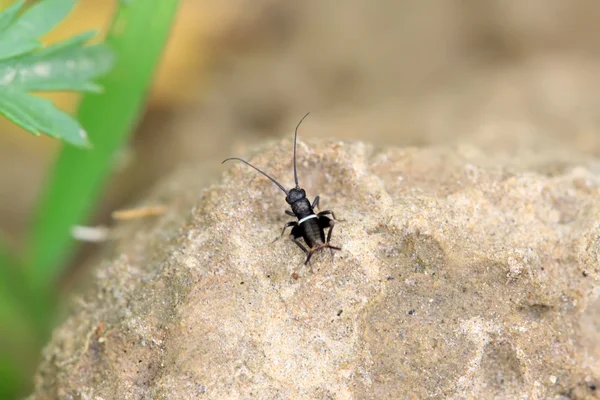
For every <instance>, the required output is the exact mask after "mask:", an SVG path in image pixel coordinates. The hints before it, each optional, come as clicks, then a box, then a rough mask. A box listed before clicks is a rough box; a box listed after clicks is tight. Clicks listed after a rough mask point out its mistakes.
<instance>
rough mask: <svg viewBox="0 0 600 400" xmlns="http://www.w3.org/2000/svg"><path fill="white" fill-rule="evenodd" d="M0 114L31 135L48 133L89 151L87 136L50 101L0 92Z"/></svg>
mask: <svg viewBox="0 0 600 400" xmlns="http://www.w3.org/2000/svg"><path fill="white" fill-rule="evenodd" d="M0 112H1V113H2V114H4V115H6V117H8V118H9V119H11V120H12V121H13V122H15V123H17V124H19V125H21V126H22V127H23V128H25V129H27V130H28V131H29V132H31V133H34V134H36V133H40V132H41V133H45V134H46V135H48V136H52V137H56V138H60V139H63V140H64V141H66V142H69V143H71V144H72V145H74V146H77V147H89V146H90V144H89V142H88V139H87V134H86V132H85V131H84V130H83V129H82V128H81V126H80V125H79V123H78V122H77V121H76V120H75V119H74V118H73V117H71V116H70V115H69V114H67V113H66V112H64V111H62V110H59V109H58V108H56V107H55V106H54V104H53V103H52V102H51V101H50V100H47V99H42V98H40V97H36V96H32V95H29V94H27V93H22V92H18V91H13V90H3V91H2V92H0Z"/></svg>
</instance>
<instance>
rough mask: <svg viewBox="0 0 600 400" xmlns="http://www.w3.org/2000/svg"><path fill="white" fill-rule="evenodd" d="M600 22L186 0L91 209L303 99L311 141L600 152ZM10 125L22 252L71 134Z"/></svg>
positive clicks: (544, 3) (589, 17)
mask: <svg viewBox="0 0 600 400" xmlns="http://www.w3.org/2000/svg"><path fill="white" fill-rule="evenodd" d="M4 3H7V4H8V3H10V2H4ZM113 3H114V2H112V1H106V0H81V1H80V2H79V4H78V6H77V8H76V10H75V12H74V13H73V14H72V15H71V16H70V17H69V18H68V20H66V21H65V22H64V23H63V24H62V25H60V27H59V28H58V29H57V30H56V31H54V32H53V33H52V35H50V37H48V41H50V42H51V41H55V40H58V39H63V38H66V37H69V36H70V35H72V34H74V33H77V32H81V31H83V30H86V29H90V28H97V29H100V30H103V29H104V28H105V27H106V24H107V23H108V21H109V20H110V18H111V15H112V12H113V7H114V4H113ZM7 4H4V5H3V6H6V5H7ZM599 21H600V3H598V2H594V1H592V0H580V1H570V2H567V1H562V0H529V1H520V0H489V1H485V2H482V1H479V0H455V1H448V2H440V1H436V0H420V1H399V0H379V1H362V0H360V1H359V0H346V1H344V2H340V1H336V0H304V1H302V2H300V1H295V2H292V1H281V0H252V1H249V0H205V1H197V0H183V1H182V6H181V9H180V11H179V14H178V17H177V21H176V23H175V27H174V30H173V33H172V36H171V38H170V41H169V43H168V46H167V49H166V52H165V54H164V59H163V62H162V64H161V66H160V69H159V72H158V75H157V77H156V80H155V84H154V87H153V90H152V92H151V94H150V97H149V101H148V104H147V109H146V111H145V114H144V115H143V118H142V120H141V123H140V125H139V127H138V129H137V131H136V133H135V134H134V136H133V140H132V141H131V143H130V147H129V148H128V149H126V150H125V151H124V152H123V154H122V157H120V158H119V165H118V166H119V168H118V170H117V172H116V173H115V175H114V177H113V179H112V181H111V183H110V185H109V187H108V188H107V190H106V191H105V193H104V195H103V199H102V202H101V206H100V207H99V208H98V209H97V212H96V215H95V218H94V222H95V223H97V224H108V225H110V212H111V211H113V210H115V209H119V208H124V207H128V206H130V205H131V204H133V203H134V202H135V201H136V199H139V198H141V197H143V194H144V193H145V191H147V190H148V189H149V187H151V186H152V185H153V184H154V183H155V182H156V181H157V180H158V179H160V178H162V177H164V176H166V175H167V174H169V173H170V172H172V171H173V170H174V169H175V168H178V167H181V166H185V165H186V164H190V163H197V162H199V161H202V162H210V161H211V160H214V164H215V166H216V168H215V170H216V171H218V170H219V169H218V168H219V167H220V161H221V160H222V159H223V158H225V157H226V156H231V155H240V154H242V152H243V151H244V149H247V148H248V146H252V145H253V144H255V143H258V142H260V141H261V140H264V139H265V138H268V137H278V136H286V135H290V134H291V132H292V131H293V128H294V126H295V125H296V123H297V122H298V120H299V119H300V118H301V117H302V116H303V115H304V114H305V113H306V112H307V111H312V114H311V116H310V118H309V120H307V121H306V122H305V124H304V127H303V131H302V136H303V137H305V138H306V137H311V136H315V137H316V136H328V137H336V138H339V139H344V140H365V141H369V142H372V143H374V144H375V145H377V146H385V145H396V146H451V147H457V146H462V148H465V146H467V148H474V149H477V151H482V152H484V153H486V152H487V153H490V154H491V153H493V154H495V155H496V156H498V157H500V158H501V157H502V156H505V157H506V160H509V161H510V163H511V165H512V166H513V167H514V168H517V169H518V168H523V169H526V168H532V167H535V168H538V169H539V168H542V169H543V168H544V165H545V164H546V163H547V164H548V165H550V164H552V165H556V164H557V162H558V163H560V162H561V161H564V162H565V163H568V162H569V161H571V160H577V159H579V158H582V157H586V158H588V157H597V156H599V155H600V135H599V132H598V130H599V127H600V112H599V111H598V110H600V100H599V97H598V95H597V94H598V93H600V75H599V74H598V71H599V70H600V58H599V56H600V25H599V24H598V22H599ZM48 97H50V98H52V99H53V100H54V101H55V102H56V103H57V104H58V105H59V106H60V107H61V108H63V109H66V110H74V109H75V106H76V104H77V96H75V95H72V94H55V95H51V96H48ZM0 131H1V134H0V227H1V228H2V230H3V231H4V232H5V233H6V234H7V235H8V236H9V237H8V240H9V242H10V243H11V245H12V246H13V247H15V249H18V248H19V247H20V246H21V244H22V241H23V236H24V234H25V232H26V229H27V226H28V222H29V220H30V217H31V213H32V211H33V207H34V205H35V202H36V199H37V196H38V195H39V191H40V189H41V185H42V182H43V180H44V177H45V176H46V175H47V173H48V171H49V170H50V168H51V165H52V163H53V161H54V159H55V156H56V154H57V151H58V149H59V148H60V145H61V144H60V143H59V142H58V141H56V140H53V139H51V138H48V137H45V136H42V137H34V136H32V135H30V134H29V133H25V132H23V131H21V130H20V129H19V128H17V127H16V126H15V125H14V124H11V123H9V122H8V121H7V120H5V119H3V118H1V119H0ZM469 146H470V147H469ZM496 159H498V158H496ZM599 169H600V167H599ZM86 248H87V250H86V252H85V253H82V254H83V255H82V254H80V255H79V256H78V258H77V259H76V261H75V262H74V263H73V266H72V267H73V268H75V269H76V268H77V266H78V265H82V264H83V263H82V262H81V261H82V260H83V257H84V256H85V254H89V253H90V251H92V250H93V249H94V247H93V246H92V247H89V246H88V247H86Z"/></svg>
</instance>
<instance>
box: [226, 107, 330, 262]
mask: <svg viewBox="0 0 600 400" xmlns="http://www.w3.org/2000/svg"><path fill="white" fill-rule="evenodd" d="M308 114H309V113H307V114H306V115H305V116H304V117H302V119H301V120H300V122H299V123H298V125H297V126H296V130H295V133H294V180H295V182H296V186H295V187H294V188H292V189H290V190H286V189H285V188H284V187H283V186H282V185H281V184H280V183H279V182H277V181H276V180H275V179H273V178H272V177H270V176H269V175H267V174H266V173H265V172H263V171H261V170H260V169H258V168H256V167H255V166H254V165H252V164H250V163H249V162H248V161H246V160H242V159H241V158H228V159H226V160H224V161H223V163H224V162H226V161H229V160H238V161H241V162H243V163H244V164H246V165H248V166H250V167H252V168H254V169H255V170H257V171H258V172H260V173H261V174H263V175H264V176H266V177H267V178H269V180H271V182H273V183H274V184H276V185H277V186H278V187H279V188H280V189H281V190H282V191H283V192H284V193H285V194H286V197H285V201H286V202H287V203H288V204H289V205H290V207H291V208H292V211H290V210H286V211H285V213H286V214H287V215H290V216H292V217H296V218H297V219H298V220H297V221H290V222H288V223H286V224H285V225H284V227H283V230H282V231H281V235H280V236H279V237H277V239H275V240H278V239H279V238H281V237H282V236H283V235H284V233H285V230H286V229H287V228H289V227H292V232H291V234H290V239H291V240H292V241H293V242H294V243H296V245H298V247H300V248H301V249H302V251H304V252H305V253H306V255H307V256H306V261H305V262H304V264H309V265H310V259H311V257H312V255H313V254H314V253H315V252H316V251H318V250H320V249H325V248H328V249H330V251H331V257H332V258H333V251H334V250H341V248H340V247H336V246H332V245H330V244H329V241H330V240H331V232H332V231H333V226H334V220H335V219H336V218H335V214H334V213H333V211H331V210H325V211H321V212H319V213H318V214H315V212H314V209H315V208H318V207H319V196H317V197H315V200H314V201H313V202H312V204H311V203H310V201H309V200H308V199H307V198H306V192H305V191H304V189H302V188H301V187H300V186H299V185H298V174H297V172H296V139H297V137H298V127H300V124H301V123H302V121H303V120H304V118H306V117H307V116H308ZM327 215H331V218H329V217H327ZM325 229H328V231H327V236H325ZM300 238H302V239H304V243H306V246H308V249H307V248H306V247H305V246H304V245H303V244H302V243H300Z"/></svg>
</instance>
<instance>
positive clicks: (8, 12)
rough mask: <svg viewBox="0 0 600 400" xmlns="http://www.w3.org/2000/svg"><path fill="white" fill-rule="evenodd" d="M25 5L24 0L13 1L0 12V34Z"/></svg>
mask: <svg viewBox="0 0 600 400" xmlns="http://www.w3.org/2000/svg"><path fill="white" fill-rule="evenodd" d="M24 5H25V0H19V1H15V2H14V3H13V4H12V5H11V6H10V7H8V8H6V9H4V10H2V12H0V34H1V33H2V32H3V31H4V30H5V29H6V28H8V27H9V26H10V24H12V22H13V21H14V20H15V17H16V15H17V13H18V12H19V11H20V10H21V8H23V6H24Z"/></svg>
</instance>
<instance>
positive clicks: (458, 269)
mask: <svg viewBox="0 0 600 400" xmlns="http://www.w3.org/2000/svg"><path fill="white" fill-rule="evenodd" d="M249 160H250V161H251V162H252V163H254V164H255V165H257V166H260V167H261V168H264V169H265V170H266V171H267V172H269V173H270V174H272V175H273V176H274V177H276V178H277V179H279V180H280V181H281V182H282V184H284V186H286V187H291V184H292V182H293V174H292V164H291V141H290V140H289V139H286V140H283V141H279V142H269V143H266V144H264V145H263V146H261V147H260V148H257V150H256V152H255V153H254V155H250V156H249ZM224 169H226V170H227V172H225V173H224V174H223V177H222V179H221V181H220V182H219V183H215V184H213V185H212V186H209V187H205V186H204V185H205V184H204V182H205V180H204V178H203V177H204V176H206V172H205V169H204V168H198V169H197V170H188V171H186V172H185V173H179V174H175V175H174V176H171V177H170V178H169V179H167V180H166V181H165V183H164V184H162V185H159V186H158V187H157V188H156V189H155V191H154V192H153V193H151V194H150V195H149V197H148V198H146V199H145V200H144V204H147V203H148V204H150V203H156V202H161V203H163V204H166V205H167V206H168V212H167V213H166V214H165V215H163V216H161V217H158V218H155V219H147V220H140V221H133V222H127V223H126V224H124V225H123V226H120V227H119V228H117V229H116V231H115V235H116V236H117V237H118V239H116V240H115V241H114V242H113V243H112V244H111V245H110V246H107V249H106V251H105V253H104V256H103V257H104V258H103V259H102V260H100V261H98V262H97V264H96V265H95V266H94V269H93V278H92V279H91V282H92V283H91V284H90V285H89V286H88V287H87V288H84V289H81V290H80V291H79V292H78V293H77V294H76V295H74V296H73V298H72V301H70V302H69V307H68V312H67V315H66V317H65V319H64V321H63V322H62V324H61V325H60V326H59V327H58V328H57V329H56V330H55V332H54V334H53V337H52V340H51V342H50V343H49V344H48V346H47V347H46V348H45V350H44V352H43V356H42V357H43V360H42V362H41V365H40V367H39V370H38V374H37V376H36V390H35V393H34V394H33V395H32V396H31V397H30V398H31V399H32V400H34V399H35V400H37V399H40V400H41V399H55V398H59V399H423V398H435V399H439V398H447V399H487V398H498V399H588V398H590V399H592V398H599V393H598V392H599V391H600V389H598V386H600V335H598V324H599V322H598V321H599V320H600V296H599V295H600V287H599V285H598V282H599V279H600V164H598V162H597V161H595V160H594V159H588V158H583V157H578V156H577V155H574V156H572V157H571V156H565V157H563V158H562V159H561V162H560V163H558V164H557V163H553V161H552V160H551V159H549V160H548V161H547V162H546V163H544V162H536V163H535V164H534V166H532V165H531V164H527V163H521V162H520V160H519V159H518V158H515V159H510V157H507V156H506V155H504V156H503V157H502V158H501V159H495V158H494V156H493V155H490V154H487V153H486V152H484V151H481V150H480V149H478V148H475V147H464V146H458V147H443V148H442V147H440V148H435V147H430V148H424V149H417V148H404V149H397V148H387V149H375V148H373V147H372V146H370V145H366V144H364V143H360V142H354V143H344V142H338V141H331V140H310V141H300V142H299V144H298V174H299V178H300V185H301V186H302V187H303V188H304V189H306V191H307V193H308V196H309V198H310V200H312V199H313V198H314V196H316V195H320V196H321V202H320V204H321V207H322V209H331V210H333V211H334V212H335V213H336V216H337V217H338V218H340V219H343V221H339V222H337V223H336V225H335V229H334V232H333V238H332V243H333V244H334V245H339V246H341V247H342V251H340V252H337V253H336V256H335V258H334V260H333V261H332V260H331V256H330V254H329V252H327V251H323V252H320V253H318V254H317V255H315V257H313V269H314V272H312V273H311V272H309V271H308V269H307V268H306V267H305V266H304V265H303V261H304V259H305V255H304V254H303V253H302V251H301V250H300V249H299V248H298V247H296V246H295V245H294V244H293V243H292V242H291V241H289V240H287V238H286V237H285V236H284V238H283V239H281V240H279V241H278V242H275V243H271V242H272V241H273V239H275V238H276V237H277V236H278V235H279V233H280V231H281V228H282V227H283V225H284V224H285V222H286V221H288V220H290V219H291V217H288V216H286V215H285V214H284V213H283V211H284V209H285V208H286V207H287V204H286V203H285V200H284V195H283V193H282V192H281V191H280V190H279V189H278V188H277V187H276V186H275V185H273V184H272V183H271V182H269V181H268V180H267V179H265V178H264V177H263V176H261V175H259V174H257V173H256V172H255V171H253V170H252V169H250V168H248V167H247V166H245V165H243V164H241V163H239V164H236V165H233V164H232V165H226V166H225V167H224ZM203 186H204V187H205V188H204V189H202V187H203Z"/></svg>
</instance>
